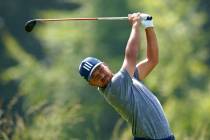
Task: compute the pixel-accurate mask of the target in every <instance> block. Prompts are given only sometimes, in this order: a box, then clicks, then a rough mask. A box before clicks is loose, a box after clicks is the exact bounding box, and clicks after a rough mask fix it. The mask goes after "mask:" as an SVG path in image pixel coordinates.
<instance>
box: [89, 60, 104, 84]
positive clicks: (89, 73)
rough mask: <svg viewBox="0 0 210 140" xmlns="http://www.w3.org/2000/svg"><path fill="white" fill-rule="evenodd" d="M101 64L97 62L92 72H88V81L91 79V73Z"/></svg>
mask: <svg viewBox="0 0 210 140" xmlns="http://www.w3.org/2000/svg"><path fill="white" fill-rule="evenodd" d="M102 63H103V62H99V63H98V64H96V65H95V66H94V67H93V68H92V70H91V71H90V73H89V75H88V81H89V80H90V77H91V75H92V73H93V71H94V70H95V69H96V68H97V67H98V66H99V65H101V64H102Z"/></svg>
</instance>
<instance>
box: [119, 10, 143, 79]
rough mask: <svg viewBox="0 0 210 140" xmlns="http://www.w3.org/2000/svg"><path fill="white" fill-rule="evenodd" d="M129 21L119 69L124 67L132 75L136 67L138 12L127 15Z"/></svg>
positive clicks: (138, 44) (138, 43)
mask: <svg viewBox="0 0 210 140" xmlns="http://www.w3.org/2000/svg"><path fill="white" fill-rule="evenodd" d="M128 19H129V21H130V22H131V24H132V29H131V34H130V37H129V40H128V43H127V46H126V49H125V58H124V62H123V65H122V68H121V69H126V70H127V71H128V73H129V75H130V77H133V75H134V71H135V68H136V62H137V54H138V51H139V46H140V42H139V36H140V35H139V24H140V23H139V22H140V20H139V19H140V13H134V14H132V15H129V16H128Z"/></svg>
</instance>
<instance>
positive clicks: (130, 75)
mask: <svg viewBox="0 0 210 140" xmlns="http://www.w3.org/2000/svg"><path fill="white" fill-rule="evenodd" d="M140 15H141V13H133V14H129V15H128V20H129V22H130V23H131V25H132V28H131V34H130V37H129V40H128V42H127V46H126V49H125V58H124V61H123V64H122V67H121V69H120V70H119V72H117V73H116V74H113V73H112V72H111V70H110V69H109V67H108V66H107V65H106V64H105V63H103V62H102V61H100V60H98V59H96V58H93V57H87V58H85V59H84V60H83V61H82V62H81V64H80V66H79V72H80V75H81V76H82V77H84V78H85V79H86V80H87V81H88V82H89V84H90V85H92V86H96V87H99V88H98V89H99V91H100V93H101V94H102V95H103V96H104V97H105V99H106V100H107V102H109V104H110V105H111V106H113V107H114V109H115V110H116V111H117V112H118V113H119V114H120V115H121V116H122V117H123V118H124V119H125V120H126V121H128V122H129V123H130V124H131V125H132V134H133V136H134V140H174V139H175V138H174V136H173V135H172V132H171V130H170V127H169V124H168V121H167V119H166V117H165V115H164V111H163V109H162V106H161V104H160V103H159V101H158V99H157V98H156V96H155V95H153V93H152V92H151V91H150V90H149V89H148V88H147V87H145V85H143V84H142V83H141V80H143V79H144V78H145V77H146V76H147V75H148V74H149V73H150V72H151V71H152V69H153V68H154V67H155V66H156V65H157V63H158V44H157V39H156V35H155V31H154V28H153V20H152V19H150V20H147V19H141V16H140ZM140 24H142V25H143V26H144V27H145V32H146V37H147V58H146V59H145V60H143V61H140V62H137V54H138V51H139V47H140V28H139V25H140Z"/></svg>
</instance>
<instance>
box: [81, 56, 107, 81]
mask: <svg viewBox="0 0 210 140" xmlns="http://www.w3.org/2000/svg"><path fill="white" fill-rule="evenodd" d="M101 63H103V62H101V61H100V60H98V59H96V58H94V57H87V58H85V59H84V60H83V61H82V62H81V63H80V66H79V73H80V75H81V76H82V77H84V78H85V79H86V80H87V81H89V80H90V77H91V74H92V72H93V71H94V69H95V68H96V67H97V66H99V65H100V64H101Z"/></svg>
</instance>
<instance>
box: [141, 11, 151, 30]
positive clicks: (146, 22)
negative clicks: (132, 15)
mask: <svg viewBox="0 0 210 140" xmlns="http://www.w3.org/2000/svg"><path fill="white" fill-rule="evenodd" d="M140 20H141V24H142V25H143V26H144V28H145V29H146V28H148V27H154V25H153V20H152V16H150V15H149V14H145V13H141V15H140Z"/></svg>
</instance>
